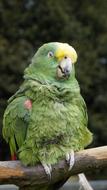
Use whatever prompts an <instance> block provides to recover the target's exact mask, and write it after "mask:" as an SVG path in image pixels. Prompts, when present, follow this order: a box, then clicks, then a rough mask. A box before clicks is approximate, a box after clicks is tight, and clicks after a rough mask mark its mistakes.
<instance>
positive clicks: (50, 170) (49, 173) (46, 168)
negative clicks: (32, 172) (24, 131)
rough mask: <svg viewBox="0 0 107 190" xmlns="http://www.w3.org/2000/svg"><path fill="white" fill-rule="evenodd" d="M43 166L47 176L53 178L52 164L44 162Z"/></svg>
mask: <svg viewBox="0 0 107 190" xmlns="http://www.w3.org/2000/svg"><path fill="white" fill-rule="evenodd" d="M42 166H43V168H44V170H45V173H46V174H47V176H48V177H49V178H50V179H51V172H52V167H51V164H45V163H42Z"/></svg>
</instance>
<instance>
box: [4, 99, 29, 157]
mask: <svg viewBox="0 0 107 190" xmlns="http://www.w3.org/2000/svg"><path fill="white" fill-rule="evenodd" d="M29 101H30V100H28V98H27V97H26V96H22V97H17V98H15V99H14V100H13V101H12V102H11V103H10V104H9V105H8V106H7V109H6V111H5V113H4V118H3V137H4V139H5V140H6V141H7V142H8V143H9V145H10V151H11V155H13V154H14V153H15V152H16V151H17V148H20V147H21V145H22V144H23V142H24V140H25V137H26V132H27V127H28V124H29V119H30V113H31V105H30V106H29ZM27 102H28V105H27V104H26V103H27Z"/></svg>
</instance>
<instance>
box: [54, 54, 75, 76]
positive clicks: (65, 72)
mask: <svg viewBox="0 0 107 190" xmlns="http://www.w3.org/2000/svg"><path fill="white" fill-rule="evenodd" d="M71 70H72V61H71V58H69V57H64V58H63V59H62V60H61V61H60V62H59V64H58V67H57V73H56V74H57V78H59V79H61V78H69V77H70V74H71Z"/></svg>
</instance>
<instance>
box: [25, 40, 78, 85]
mask: <svg viewBox="0 0 107 190" xmlns="http://www.w3.org/2000/svg"><path fill="white" fill-rule="evenodd" d="M76 61H77V53H76V51H75V49H74V48H73V47H72V46H70V45H68V44H67V43H59V42H50V43H46V44H44V45H43V46H41V47H40V48H39V49H38V51H37V52H36V54H35V55H34V57H33V59H32V63H31V64H30V65H29V67H28V68H27V69H26V70H25V76H24V77H25V78H32V79H35V80H38V81H40V82H42V81H45V82H47V83H48V82H49V83H51V82H56V83H62V82H66V81H70V80H72V77H74V73H75V72H74V63H75V62H76Z"/></svg>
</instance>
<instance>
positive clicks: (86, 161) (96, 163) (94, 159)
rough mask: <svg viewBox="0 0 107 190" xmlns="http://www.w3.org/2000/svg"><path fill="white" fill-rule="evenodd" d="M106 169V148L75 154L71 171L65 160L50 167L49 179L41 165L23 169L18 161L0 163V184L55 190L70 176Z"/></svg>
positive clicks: (38, 189)
mask: <svg viewBox="0 0 107 190" xmlns="http://www.w3.org/2000/svg"><path fill="white" fill-rule="evenodd" d="M103 167H107V146H103V147H98V148H92V149H87V150H83V151H80V152H76V153H75V164H74V166H73V168H72V170H71V171H68V165H67V163H66V161H65V160H61V161H60V162H59V163H57V164H56V165H53V166H52V169H53V170H52V178H51V179H49V178H48V177H47V175H46V174H45V172H44V169H43V167H42V166H41V165H37V166H35V167H25V166H23V165H22V164H21V162H20V161H4V162H0V184H16V185H18V186H19V187H20V189H27V190H30V189H35V190H42V189H45V190H55V189H58V188H59V187H60V186H61V185H62V184H64V182H65V181H66V180H67V179H68V178H69V177H70V176H71V175H75V174H78V173H82V172H85V171H89V170H95V169H97V168H103Z"/></svg>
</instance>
